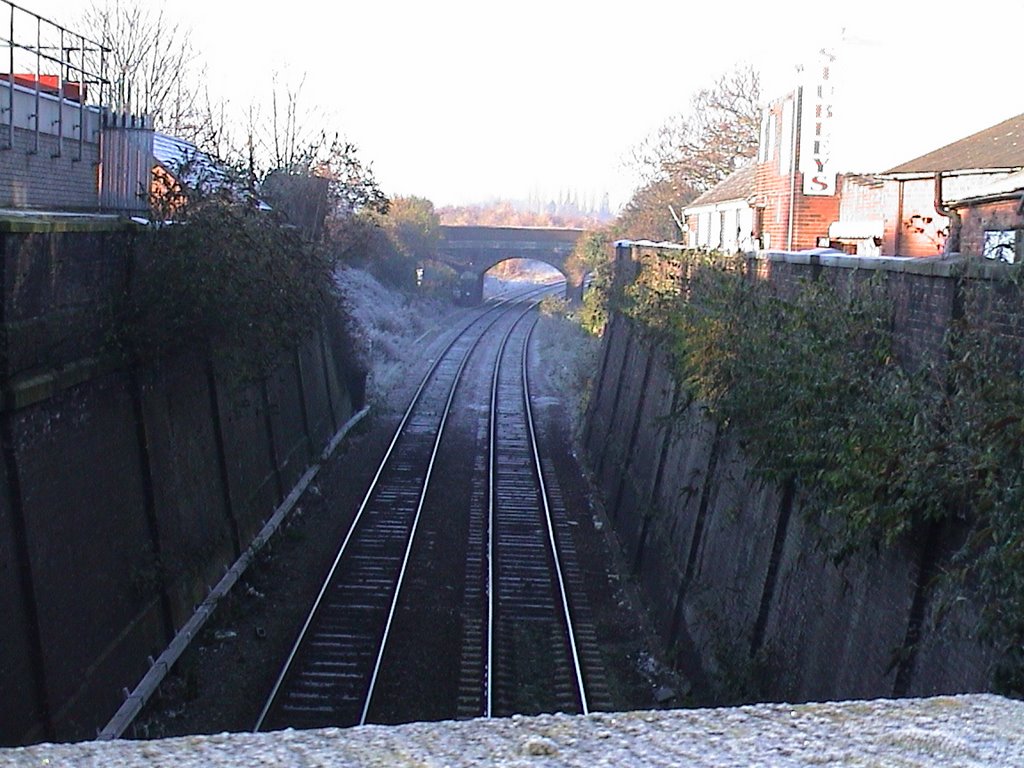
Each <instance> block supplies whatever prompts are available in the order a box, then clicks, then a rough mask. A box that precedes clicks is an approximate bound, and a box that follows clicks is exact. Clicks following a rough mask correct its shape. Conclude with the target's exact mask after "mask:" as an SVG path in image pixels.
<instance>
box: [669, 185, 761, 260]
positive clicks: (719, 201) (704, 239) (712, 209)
mask: <svg viewBox="0 0 1024 768" xmlns="http://www.w3.org/2000/svg"><path fill="white" fill-rule="evenodd" d="M754 172H755V168H754V166H753V165H748V166H745V167H743V168H740V169H739V170H737V171H735V172H734V173H732V174H730V175H729V176H727V177H726V178H725V179H723V180H722V181H721V182H719V183H718V184H716V185H715V186H714V187H712V188H711V189H709V190H708V191H707V192H705V193H704V194H702V195H701V196H700V197H698V198H696V199H695V200H694V201H693V202H691V203H690V204H689V205H688V206H686V207H685V208H684V209H683V217H684V225H683V226H684V228H685V230H686V244H687V245H688V246H690V247H691V248H711V249H717V250H723V251H750V250H754V249H755V247H756V245H755V243H754V234H753V230H754V209H753V207H752V206H751V204H750V203H751V199H752V198H753V195H754Z"/></svg>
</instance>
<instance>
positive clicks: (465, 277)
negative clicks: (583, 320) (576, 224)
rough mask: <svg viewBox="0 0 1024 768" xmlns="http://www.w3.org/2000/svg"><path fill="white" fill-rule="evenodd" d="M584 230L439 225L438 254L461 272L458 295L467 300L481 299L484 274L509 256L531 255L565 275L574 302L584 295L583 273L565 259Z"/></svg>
mask: <svg viewBox="0 0 1024 768" xmlns="http://www.w3.org/2000/svg"><path fill="white" fill-rule="evenodd" d="M584 232H585V230H582V229H556V228H550V227H477V226H467V227H459V226H442V227H441V244H440V248H439V258H440V261H442V262H444V263H446V264H448V265H449V266H451V267H452V268H454V269H455V270H456V271H457V272H458V273H459V274H460V275H461V276H462V280H461V281H460V282H461V284H462V285H461V298H462V300H463V301H464V302H466V303H471V304H478V303H479V302H480V301H482V300H483V285H484V274H485V273H486V272H487V271H488V270H489V269H491V268H492V267H494V266H495V265H497V264H500V263H501V262H503V261H507V260H509V259H532V260H534V261H541V262H544V263H545V264H549V265H550V266H552V267H554V268H555V269H557V270H558V271H559V272H561V273H562V274H563V275H565V276H566V284H565V295H566V298H567V299H568V300H569V301H573V302H575V301H579V300H580V299H581V298H582V296H583V275H582V274H579V275H576V274H575V273H574V272H573V270H572V269H570V268H569V265H568V261H567V260H568V258H569V256H570V255H571V254H572V252H573V250H574V249H575V247H576V242H577V241H578V240H579V239H580V238H581V237H582V236H583V234H584Z"/></svg>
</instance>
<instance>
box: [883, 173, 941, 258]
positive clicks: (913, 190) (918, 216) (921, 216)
mask: <svg viewBox="0 0 1024 768" xmlns="http://www.w3.org/2000/svg"><path fill="white" fill-rule="evenodd" d="M900 223H901V229H900V240H899V250H898V252H895V255H897V256H939V255H941V254H942V249H943V248H944V247H945V245H946V235H947V233H948V231H949V219H947V218H946V217H945V216H940V215H939V213H938V212H937V211H936V210H935V181H934V179H917V180H914V181H905V182H903V219H902V222H900Z"/></svg>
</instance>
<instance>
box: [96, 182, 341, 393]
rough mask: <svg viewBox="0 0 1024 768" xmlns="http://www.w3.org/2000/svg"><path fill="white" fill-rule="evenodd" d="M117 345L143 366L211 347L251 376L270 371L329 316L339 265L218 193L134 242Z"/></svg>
mask: <svg viewBox="0 0 1024 768" xmlns="http://www.w3.org/2000/svg"><path fill="white" fill-rule="evenodd" d="M135 253H136V258H135V262H134V268H133V273H132V276H131V281H130V286H129V290H128V292H127V294H126V296H125V297H124V304H123V306H122V308H121V312H120V315H119V318H118V322H117V331H116V334H115V341H116V343H117V345H118V348H119V349H120V350H121V351H123V352H125V353H127V354H128V355H130V356H131V357H132V358H133V359H134V360H136V361H138V362H141V363H151V362H155V361H157V360H160V359H162V358H164V357H166V356H168V355H171V354H174V353H175V352H178V351H180V350H182V349H193V350H203V351H205V353H206V354H210V353H211V352H212V351H213V350H214V349H216V350H217V352H218V354H219V355H222V356H224V357H225V358H226V359H227V360H228V361H229V362H230V363H231V364H232V367H233V368H234V369H235V370H236V371H237V372H238V373H240V374H242V375H243V376H244V377H245V378H258V377H260V376H262V375H264V374H265V373H267V372H269V371H270V370H271V369H272V367H273V364H274V363H275V361H276V360H277V359H278V358H279V356H280V355H281V354H282V353H283V352H284V351H286V350H290V349H294V348H295V347H296V346H298V345H299V344H300V343H301V342H302V341H303V340H304V339H306V338H307V337H308V336H309V334H310V333H311V332H312V331H313V330H314V329H315V328H316V327H318V326H319V324H320V322H321V321H322V319H323V318H325V317H327V316H328V315H329V313H330V316H331V317H332V318H337V317H341V315H340V313H339V312H337V311H333V312H332V311H331V310H336V309H337V303H336V298H335V297H334V296H333V295H332V293H331V291H330V286H331V275H332V273H333V263H332V261H331V259H330V258H328V257H327V256H326V253H325V251H324V250H323V249H321V248H317V247H315V246H314V245H313V244H310V243H308V242H304V241H303V240H302V239H301V238H300V237H299V236H298V234H297V232H296V231H295V230H294V229H291V228H287V227H283V226H281V222H280V221H279V220H278V219H277V217H275V216H273V215H271V214H269V213H267V212H265V211H260V210H257V209H256V208H254V207H252V206H250V205H245V204H240V203H236V202H233V201H230V200H227V199H224V198H222V197H220V196H215V197H210V198H208V199H205V200H202V201H198V202H195V203H191V204H189V205H188V206H186V207H185V208H183V209H182V210H181V211H180V212H179V215H178V217H177V218H176V220H175V222H174V223H173V224H166V225H162V226H158V227H154V228H153V229H151V230H148V231H146V232H143V233H141V234H140V235H139V237H138V240H137V241H136V248H135Z"/></svg>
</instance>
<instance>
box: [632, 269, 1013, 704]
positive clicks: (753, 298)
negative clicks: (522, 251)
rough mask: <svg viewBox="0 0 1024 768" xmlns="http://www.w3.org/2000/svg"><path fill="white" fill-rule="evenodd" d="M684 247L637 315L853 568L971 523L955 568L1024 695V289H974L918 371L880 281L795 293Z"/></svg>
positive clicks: (760, 467) (647, 290)
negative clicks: (1022, 319) (856, 555)
mask: <svg viewBox="0 0 1024 768" xmlns="http://www.w3.org/2000/svg"><path fill="white" fill-rule="evenodd" d="M677 253H678V254H679V255H678V257H672V256H670V255H666V252H664V251H659V252H658V254H657V256H656V257H650V258H648V259H647V260H646V261H644V262H643V265H642V270H641V274H640V276H639V278H638V279H637V280H636V281H635V283H633V284H632V285H631V286H629V287H628V288H627V289H625V291H624V292H623V294H622V295H621V296H618V297H615V301H616V302H617V304H618V306H619V307H620V309H621V310H622V311H624V312H625V313H626V314H627V315H628V316H630V317H632V318H633V319H634V320H637V321H639V322H641V323H643V324H644V325H645V326H647V327H648V328H649V329H650V330H651V331H652V332H653V333H655V334H658V335H660V336H661V337H663V339H664V340H665V342H666V344H667V345H668V347H669V348H670V350H671V352H672V355H673V360H674V365H675V366H676V375H677V378H678V380H679V381H680V382H681V383H682V384H683V385H684V386H685V387H686V388H687V389H688V390H689V391H690V393H691V394H692V395H693V396H694V397H695V398H698V399H699V400H700V401H702V402H703V403H705V404H706V407H707V409H708V412H709V413H710V414H711V415H712V416H713V417H714V418H715V419H717V420H718V421H719V422H721V423H722V424H723V425H728V426H729V427H731V428H732V429H735V430H736V431H737V432H738V434H739V435H740V437H741V439H742V440H743V442H744V445H745V450H746V452H747V454H748V455H749V457H750V458H751V459H752V460H753V462H754V463H755V466H756V468H757V471H758V472H760V473H761V474H762V475H763V476H764V477H766V478H769V479H772V480H776V481H786V480H790V479H792V480H794V481H796V482H797V484H798V487H799V489H800V493H801V497H802V500H803V503H802V507H803V509H804V510H805V512H807V513H808V514H810V515H812V516H814V517H815V518H816V519H818V520H819V521H820V522H821V523H822V526H821V530H822V531H827V532H828V533H827V534H823V535H825V536H827V538H826V539H825V540H824V541H823V543H824V544H825V546H826V547H827V548H828V550H829V551H830V553H831V554H832V556H833V557H834V558H835V559H836V560H837V561H840V560H842V559H843V558H844V557H846V556H848V555H849V554H851V553H852V552H854V551H857V550H860V549H863V548H866V547H878V546H885V545H888V544H891V543H893V542H895V541H896V540H898V539H901V538H905V537H911V538H914V539H917V538H919V537H921V538H923V536H924V532H925V530H926V527H927V526H929V525H932V524H947V525H952V526H954V527H959V528H962V529H963V530H965V531H967V532H968V535H967V537H966V544H965V545H964V546H963V547H962V549H961V551H960V552H959V553H958V554H957V555H956V556H955V558H954V559H953V561H952V562H951V563H950V568H949V573H948V575H949V576H951V577H955V578H956V580H957V585H958V588H960V589H965V590H971V591H972V592H973V594H974V595H975V596H976V597H977V598H978V601H977V604H979V605H980V606H982V608H981V612H982V617H981V629H982V630H983V632H984V634H985V635H986V636H987V637H988V638H989V639H990V640H991V641H992V642H993V643H994V644H995V646H996V648H997V649H998V650H999V652H1000V653H1001V655H1002V658H1003V659H1004V664H1003V666H1002V667H1001V669H1000V671H999V680H1000V686H1001V687H1002V689H1003V690H1006V691H1008V692H1016V693H1020V692H1022V691H1024V688H1022V686H1021V683H1022V681H1024V678H1022V677H1021V676H1020V674H1019V672H1018V671H1019V670H1020V669H1021V668H1024V655H1022V654H1021V652H1020V650H1019V649H1020V647H1021V642H1022V641H1024V567H1022V566H1024V379H1022V374H1021V351H1022V344H1021V342H1022V339H1024V334H1022V333H1021V332H1020V331H1021V328H1015V329H1014V328H1009V327H1002V328H995V329H994V328H993V327H992V324H991V319H992V318H1011V317H1014V316H1015V315H1016V314H1018V312H1017V310H1013V311H1011V309H1012V308H1015V307H1016V308H1019V307H1020V302H1021V299H1022V296H1021V288H1020V285H1019V284H1018V283H1017V282H1008V283H1006V284H1001V285H999V286H994V285H993V284H992V283H989V282H984V281H979V280H973V279H966V278H963V279H961V280H960V281H959V283H958V289H959V291H960V295H961V296H962V297H963V298H964V304H965V306H966V307H967V311H965V312H964V313H963V316H962V317H961V318H959V319H957V320H956V322H955V323H954V327H953V328H952V330H951V332H950V333H949V334H948V338H947V339H946V340H945V345H946V354H944V355H941V356H939V358H938V359H934V360H931V361H927V362H924V363H921V362H920V361H912V362H909V363H908V361H905V360H901V359H900V357H899V356H898V354H897V353H898V349H897V344H896V339H895V338H894V334H893V324H892V314H891V313H892V302H891V300H890V298H889V297H888V295H887V289H886V285H885V283H884V281H882V280H880V279H878V278H872V279H862V278H861V276H860V274H858V273H848V274H846V275H842V276H838V281H837V283H836V284H831V283H829V282H827V281H826V280H818V281H808V282H804V283H802V284H800V285H799V286H798V287H796V288H795V289H794V290H792V291H786V292H785V293H783V292H781V291H779V290H777V289H776V288H775V287H773V285H772V284H770V283H768V282H767V281H764V280H759V279H756V278H754V277H753V276H752V275H751V274H750V272H749V262H748V261H747V260H746V259H745V258H744V257H737V256H726V255H722V254H717V253H714V254H706V253H697V252H683V251H680V252H677ZM993 302H995V303H996V304H998V305H999V306H993ZM986 303H987V304H988V306H987V307H986V308H985V309H983V310H982V309H980V307H982V306H983V305H985V304H986ZM1015 670H1016V671H1015Z"/></svg>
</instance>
